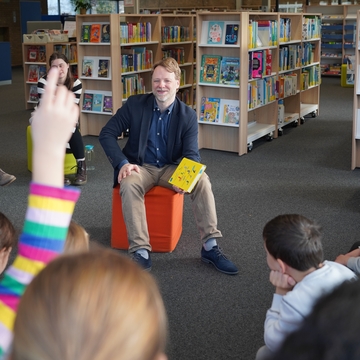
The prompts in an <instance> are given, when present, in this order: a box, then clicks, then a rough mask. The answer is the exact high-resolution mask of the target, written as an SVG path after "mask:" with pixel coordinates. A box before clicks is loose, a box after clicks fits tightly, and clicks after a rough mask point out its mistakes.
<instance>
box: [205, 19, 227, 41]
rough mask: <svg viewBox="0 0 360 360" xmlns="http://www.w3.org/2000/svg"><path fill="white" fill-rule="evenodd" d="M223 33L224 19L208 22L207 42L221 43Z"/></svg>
mask: <svg viewBox="0 0 360 360" xmlns="http://www.w3.org/2000/svg"><path fill="white" fill-rule="evenodd" d="M205 24H206V23H205ZM223 35H224V21H209V22H208V29H207V43H208V44H209V45H220V44H223Z"/></svg>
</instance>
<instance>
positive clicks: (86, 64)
mask: <svg viewBox="0 0 360 360" xmlns="http://www.w3.org/2000/svg"><path fill="white" fill-rule="evenodd" d="M93 71H94V59H91V58H84V59H83V64H82V76H85V77H92V76H93Z"/></svg>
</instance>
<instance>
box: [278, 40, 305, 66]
mask: <svg viewBox="0 0 360 360" xmlns="http://www.w3.org/2000/svg"><path fill="white" fill-rule="evenodd" d="M300 66H301V45H300V44H292V45H284V46H280V49H279V71H285V70H291V69H295V68H298V67H300Z"/></svg>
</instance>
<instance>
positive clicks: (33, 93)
mask: <svg viewBox="0 0 360 360" xmlns="http://www.w3.org/2000/svg"><path fill="white" fill-rule="evenodd" d="M29 101H35V102H38V101H39V94H38V92H37V85H30V91H29Z"/></svg>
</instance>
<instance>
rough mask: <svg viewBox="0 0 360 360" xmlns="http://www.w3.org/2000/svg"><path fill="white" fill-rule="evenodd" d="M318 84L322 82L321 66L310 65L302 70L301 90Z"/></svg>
mask: <svg viewBox="0 0 360 360" xmlns="http://www.w3.org/2000/svg"><path fill="white" fill-rule="evenodd" d="M318 84H320V66H310V67H308V68H306V69H303V70H302V72H301V74H300V88H301V90H306V89H308V88H309V87H311V86H315V85H318Z"/></svg>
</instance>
